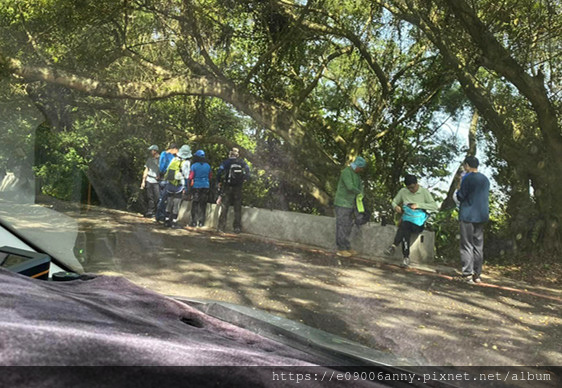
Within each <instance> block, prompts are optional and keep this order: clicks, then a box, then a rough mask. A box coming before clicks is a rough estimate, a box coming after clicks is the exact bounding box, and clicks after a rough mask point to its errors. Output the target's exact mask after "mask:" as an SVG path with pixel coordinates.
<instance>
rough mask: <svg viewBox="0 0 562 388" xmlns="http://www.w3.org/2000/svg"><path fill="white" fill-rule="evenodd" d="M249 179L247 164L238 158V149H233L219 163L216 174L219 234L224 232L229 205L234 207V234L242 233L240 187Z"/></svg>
mask: <svg viewBox="0 0 562 388" xmlns="http://www.w3.org/2000/svg"><path fill="white" fill-rule="evenodd" d="M223 175H224V177H223ZM221 178H222V180H221ZM249 178H250V168H249V167H248V164H247V163H246V162H245V161H244V160H243V159H241V158H240V151H239V150H238V148H233V149H232V150H231V151H230V153H229V155H228V159H226V160H224V161H223V162H222V163H221V165H220V167H219V170H218V172H217V180H218V182H219V192H220V195H219V200H218V202H217V203H220V206H221V213H220V217H219V226H218V230H219V232H224V231H225V229H226V217H227V213H228V208H229V207H230V205H234V223H233V227H234V233H240V232H241V231H242V186H243V184H244V182H245V181H247V180H248V179H249Z"/></svg>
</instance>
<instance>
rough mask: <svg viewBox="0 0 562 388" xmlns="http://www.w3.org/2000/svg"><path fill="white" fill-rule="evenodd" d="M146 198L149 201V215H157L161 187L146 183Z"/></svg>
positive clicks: (147, 211)
mask: <svg viewBox="0 0 562 388" xmlns="http://www.w3.org/2000/svg"><path fill="white" fill-rule="evenodd" d="M145 187H146V197H147V200H148V206H147V209H146V214H147V215H150V216H152V215H154V214H156V207H157V206H158V200H159V199H160V185H159V184H158V182H157V183H148V182H147V183H146V186H145Z"/></svg>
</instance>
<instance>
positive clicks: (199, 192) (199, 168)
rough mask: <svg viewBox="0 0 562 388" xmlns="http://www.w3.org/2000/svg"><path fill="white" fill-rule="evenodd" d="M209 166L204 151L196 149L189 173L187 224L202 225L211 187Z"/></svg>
mask: <svg viewBox="0 0 562 388" xmlns="http://www.w3.org/2000/svg"><path fill="white" fill-rule="evenodd" d="M211 176H212V171H211V166H210V165H209V163H207V160H206V159H205V151H203V150H197V152H195V155H194V156H193V160H192V163H191V171H190V173H189V187H190V191H191V196H192V198H193V202H191V222H190V224H189V226H192V227H195V226H199V227H201V226H204V225H205V216H206V212H207V201H208V199H209V191H210V187H211Z"/></svg>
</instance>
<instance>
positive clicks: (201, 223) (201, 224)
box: [197, 222, 205, 228]
mask: <svg viewBox="0 0 562 388" xmlns="http://www.w3.org/2000/svg"><path fill="white" fill-rule="evenodd" d="M197 226H198V227H199V228H202V227H203V226H205V224H204V223H203V222H199V223H198V224H197Z"/></svg>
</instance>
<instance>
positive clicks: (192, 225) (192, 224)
mask: <svg viewBox="0 0 562 388" xmlns="http://www.w3.org/2000/svg"><path fill="white" fill-rule="evenodd" d="M189 226H190V227H191V228H195V227H196V226H197V224H196V223H195V222H192V223H190V224H189Z"/></svg>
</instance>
